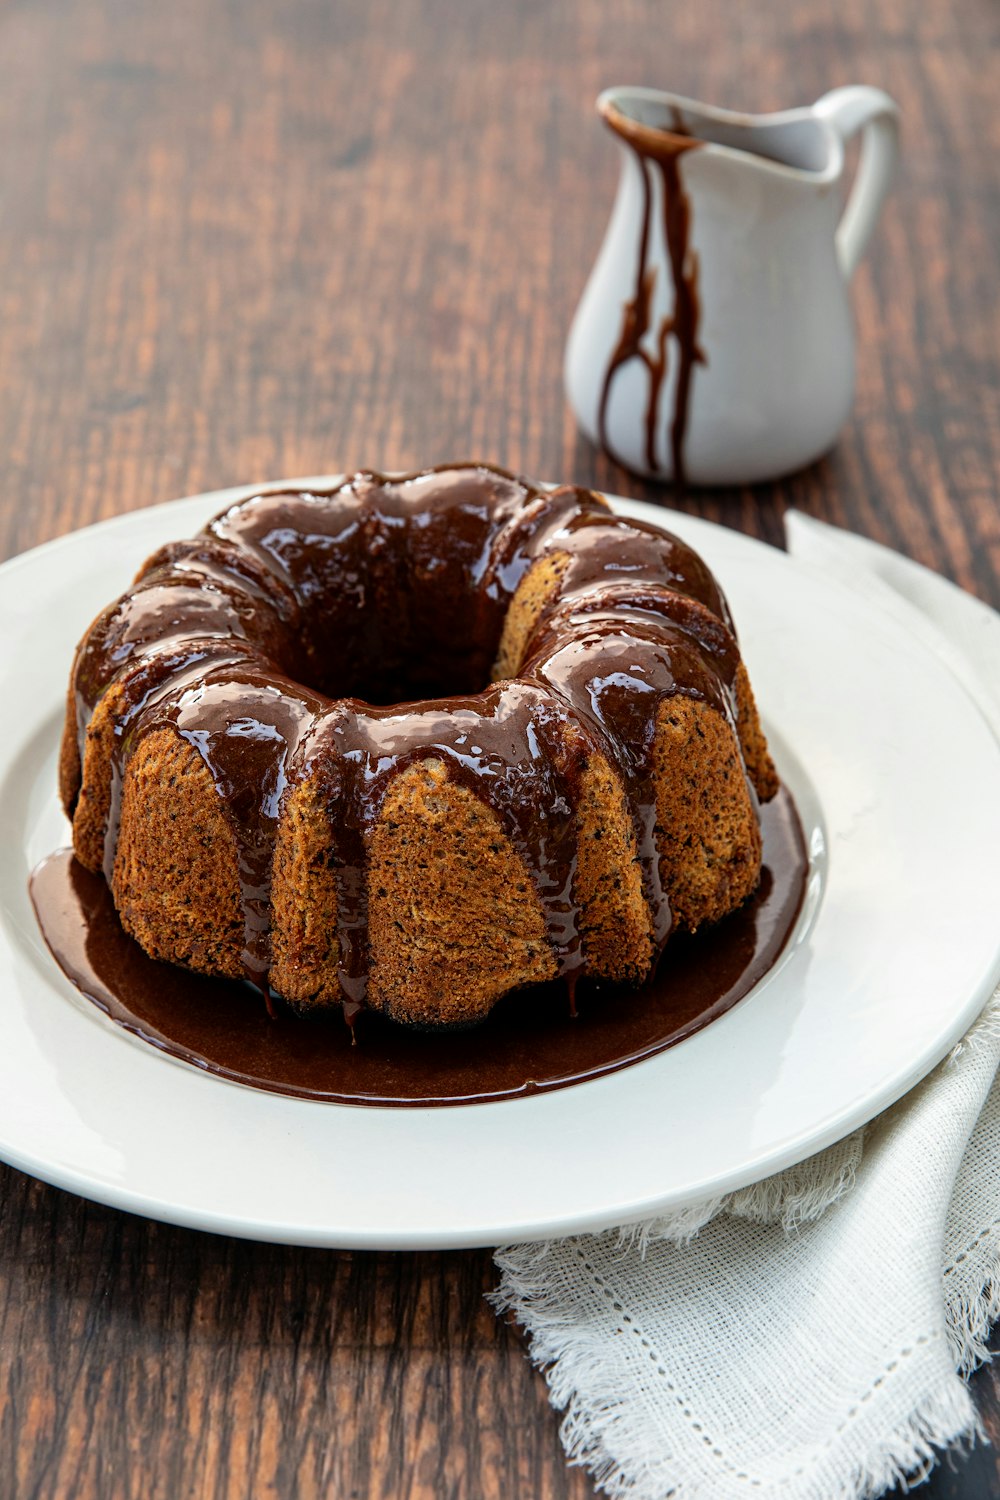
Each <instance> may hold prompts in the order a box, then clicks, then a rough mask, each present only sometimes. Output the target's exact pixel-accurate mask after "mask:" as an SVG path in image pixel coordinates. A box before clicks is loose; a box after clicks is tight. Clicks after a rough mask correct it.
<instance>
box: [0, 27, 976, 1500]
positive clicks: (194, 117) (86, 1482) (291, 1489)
mask: <svg viewBox="0 0 1000 1500" xmlns="http://www.w3.org/2000/svg"><path fill="white" fill-rule="evenodd" d="M998 32H1000V24H998V14H997V11H996V8H995V6H993V5H992V4H991V0H954V3H953V4H950V5H949V4H947V3H946V0H926V3H924V4H923V5H922V6H914V5H911V4H907V3H906V0H882V3H880V4H875V3H873V0H843V3H842V4H841V5H840V6H838V7H830V6H828V5H824V4H821V3H820V0H798V3H797V4H795V5H793V6H787V5H778V4H771V5H766V4H765V5H743V6H738V5H736V4H735V3H733V4H730V5H726V4H725V3H724V0H699V3H698V4H697V5H687V6H683V7H680V6H678V7H673V8H666V7H664V6H662V5H659V4H656V3H654V0H631V3H630V4H629V5H627V6H607V5H602V4H601V3H600V0H551V3H547V0H516V3H514V4H508V5H499V4H497V5H493V4H489V3H486V0H480V3H469V4H465V5H463V4H462V3H460V0H453V3H451V4H449V3H446V0H394V3H393V0H337V3H329V0H280V3H279V0H243V3H241V4H239V5H229V6H226V5H223V4H221V3H218V0H215V3H208V4H206V3H204V0H171V3H170V4H169V5H161V6H155V7H154V6H152V5H148V6H137V5H136V4H135V3H134V0H89V3H82V4H78V5H75V6H71V5H68V4H66V3H65V0H36V3H35V4H33V5H24V6H17V5H10V4H8V5H7V6H4V7H0V455H2V465H3V467H2V490H0V552H2V555H10V554H12V553H15V552H18V551H20V550H21V549H23V548H26V547H29V546H32V545H33V544H34V543H36V542H40V541H43V540H44V539H45V538H47V537H52V536H56V535H58V534H59V533H61V532H64V531H68V530H70V529H71V528H73V527H78V526H81V525H84V524H85V523H86V522H89V521H93V520H95V519H96V518H98V517H100V516H109V515H113V514H115V513H117V512H119V511H124V510H129V509H132V508H135V507H139V506H146V505H150V504H152V503H154V502H156V501H160V500H166V499H169V498H170V497H172V496H175V495H183V494H187V493H190V492H193V491H197V490H204V489H210V488H214V487H217V486H222V485H228V484H233V483H238V482H242V481H250V480H259V479H265V478H268V477H273V476H278V475H289V474H308V473H316V472H320V471H325V470H331V469H342V468H352V467H358V466H363V465H366V464H367V465H379V466H384V467H389V468H408V467H412V466H419V465H423V464H427V463H433V462H439V461H442V460H446V459H449V458H457V457H460V456H461V457H468V456H475V457H483V458H489V459H492V460H496V461H499V462H501V463H504V464H508V465H510V466H512V467H515V468H519V469H522V470H524V471H526V472H528V473H533V474H537V475H539V476H542V477H545V478H559V479H572V480H576V481H579V482H582V483H585V484H594V485H596V486H598V487H604V488H608V489H612V490H616V491H620V492H622V493H626V494H631V495H639V496H643V497H646V498H650V499H653V500H655V501H661V500H662V501H666V502H669V501H670V500H671V497H670V496H669V495H663V494H661V493H659V492H657V491H654V490H653V489H651V488H647V487H645V486H644V485H643V484H641V483H639V482H637V481H635V480H633V479H631V478H630V477H629V476H628V475H627V474H625V473H622V472H621V471H620V470H618V469H617V468H615V467H614V466H613V465H612V464H611V463H609V462H608V461H607V460H606V459H604V458H603V457H601V456H600V455H598V454H596V453H594V452H593V451H592V450H591V448H590V447H589V446H588V445H587V443H586V442H584V441H583V440H582V439H581V438H580V437H579V436H578V435H577V433H576V431H575V428H574V425H573V422H572V420H571V418H570V416H569V415H568V413H567V410H566V407H565V405H564V400H563V394H562V388H561V382H560V362H561V353H562V345H563V340H564V338H565V334H566V330H567V326H568V321H569V318H570V315H571V313H572V310H573V307H574V305H575V301H576V298H577V296H578V295H579V292H580V289H581V286H582V283H583V279H584V276H585V274H586V271H587V269H588V267H589V265H590V263H591V260H592V258H593V255H594V252H595V250H596V247H597V244H598V242H599V238H600V235H601V233H602V230H603V226H604V222H605V219H606V215H607V211H608V208H609V205H610V200H611V194H612V191H613V187H614V182H615V175H616V155H615V152H614V150H613V149H612V146H611V143H610V140H609V139H608V138H607V137H606V135H605V134H604V133H603V132H602V130H601V129H600V127H599V125H598V123H597V121H596V118H595V116H594V113H593V110H592V101H593V98H594V96H595V95H596V93H597V92H598V90H599V89H600V88H601V87H603V86H605V85H607V84H609V83H612V82H636V83H647V84H653V85H657V84H658V85H662V86H669V87H673V88H675V89H678V90H680V91H682V92H684V93H687V94H690V95H694V96H696V97H698V98H702V99H707V100H711V101H714V102H717V103H722V104H729V105H731V106H734V107H740V108H746V109H751V110H756V109H768V108H776V107H784V106H788V105H791V104H796V103H805V102H808V101H809V100H811V99H813V98H815V97H817V96H818V95H819V94H820V93H822V92H823V91H824V90H825V89H826V88H828V87H830V86H832V85H834V84H836V83H842V82H847V81H869V82H874V83H879V84H881V85H882V86H884V87H885V88H887V89H888V90H889V91H890V92H891V93H892V94H893V95H894V96H895V97H896V98H897V99H898V100H899V102H900V104H901V106H902V110H903V117H904V124H905V162H904V170H903V175H902V178H901V180H900V183H899V187H898V190H897V192H896V195H895V198H894V200H893V202H892V204H891V206H890V208H889V209H888V211H887V213H886V215H885V219H884V223H883V225H882V228H881V230H880V232H879V234H878V237H877V240H876V243H875V245H874V247H873V249H872V252H871V254H870V256H869V258H868V260H867V262H866V264H865V265H864V266H863V267H862V270H861V272H860V273H859V275H858V277H857V280H856V284H855V288H854V302H855V307H856V311H857V317H858V324H859V329H860V352H859V364H858V391H857V400H856V404H855V411H854V416H853V419H852V421H851V423H850V425H849V426H848V428H847V430H846V431H845V433H844V435H843V438H842V441H841V442H840V444H839V446H838V448H837V450H836V452H835V453H834V454H832V455H831V456H830V457H829V458H828V459H826V460H824V461H823V462H821V463H819V464H817V465H816V466H814V467H813V468H811V469H809V470H808V471H806V472H805V473H802V474H798V475H796V476H795V477H793V478H791V479H789V480H787V481H784V482H782V483H781V484H778V485H774V486H760V487H758V488H755V489H743V490H738V491H732V492H724V493H718V492H716V493H703V494H692V495H689V496H687V497H682V498H680V499H679V500H678V501H677V503H679V504H681V505H682V506H683V507H684V508H685V509H689V510H694V511H697V512H698V513H700V514H703V515H706V516H708V517H710V518H712V519H714V520H717V521H721V522H722V523H723V524H725V525H728V526H734V527H738V528H741V529H743V530H745V531H749V532H753V533H755V534H757V535H759V536H762V537H765V538H766V539H768V540H769V541H772V542H775V543H780V540H781V516H782V512H783V510H784V508H785V507H786V506H787V505H789V504H794V505H797V506H800V507H802V508H803V509H805V510H807V511H809V512H810V513H812V514H814V515H817V516H821V517H823V518H824V519H826V520H830V521H833V522H836V523H838V524H842V525H846V526H850V527H853V528H854V529H856V530H857V531H860V532H864V533H866V534H867V535H869V536H872V537H875V538H877V539H879V540H880V541H884V542H888V543H889V544H890V545H892V546H894V547H897V548H899V549H900V550H901V551H904V552H907V553H909V554H911V555H912V556H914V557H917V558H919V559H920V560H921V561H922V562H925V563H928V564H930V565H931V566H932V567H937V568H939V569H940V570H941V571H943V572H944V573H946V574H948V575H950V576H951V577H953V578H955V579H957V580H958V581H959V582H960V583H961V584H963V585H964V586H965V587H966V588H969V589H971V590H973V591H975V592H977V593H979V594H980V595H981V596H982V597H984V598H986V599H988V600H990V601H991V602H992V603H993V604H994V605H1000V508H998V504H997V494H998V474H1000V401H998V391H1000V317H998V310H997V309H998V296H997V245H998V244H1000V168H998V162H1000V114H998V111H997V109H996V104H995V79H996V72H995V67H992V66H991V64H990V53H991V49H994V50H993V52H992V59H993V62H994V63H995V58H996V51H995V49H996V46H997V42H998V40H1000V37H998ZM495 1279H496V1278H495V1273H494V1271H493V1268H492V1265H491V1261H490V1256H489V1254H488V1252H485V1251H483V1252H469V1253H464V1254H421V1255H369V1254H340V1253H332V1252H330V1253H321V1252H316V1251H304V1250H294V1249H291V1250H289V1249H281V1248H275V1247H271V1246H267V1245H253V1244H246V1243H241V1242H239V1241H235V1240H232V1241H230V1240H225V1239H216V1238H212V1237H211V1236H208V1235H202V1234H197V1233H193V1232H186V1231H183V1230H179V1229H172V1228H165V1227H163V1226H161V1225H158V1224H152V1223H145V1222H143V1221H142V1220H139V1219H135V1218H129V1217H127V1216H125V1215H123V1214H120V1213H116V1212H113V1211H111V1210H107V1209H103V1208H99V1207H95V1206H93V1205H90V1204H88V1203H84V1202H80V1201H78V1200H77V1199H75V1198H73V1197H70V1196H68V1195H67V1194H64V1193H61V1192H57V1191H55V1190H53V1189H51V1188H48V1187H45V1186H42V1185H40V1184H39V1183H37V1182H32V1181H29V1180H28V1179H26V1178H24V1177H22V1176H20V1175H19V1174H18V1173H16V1172H14V1171H11V1170H7V1169H0V1495H2V1496H3V1497H6V1500H15V1497H28V1496H31V1497H33V1500H34V1497H45V1496H59V1497H63V1496H73V1497H77V1496H79V1497H88V1500H89V1497H100V1500H107V1497H118V1496H135V1497H141V1500H156V1497H164V1500H178V1497H182V1496H211V1497H227V1500H228V1497H233V1500H235V1497H243V1496H246V1497H260V1496H264V1495H273V1496H280V1497H285V1496H301V1497H308V1496H314V1495H316V1496H319V1495H324V1496H325V1495H334V1496H338V1497H347V1496H369V1495H380V1496H386V1497H392V1500H396V1497H418V1496H419V1497H428V1500H431V1497H433V1500H444V1497H451V1496H456V1497H457V1496H469V1497H500V1496H503V1497H505V1500H510V1497H514V1496H523V1497H526V1500H537V1497H550V1496H551V1497H557V1496H558V1497H563V1496H566V1497H582V1496H584V1495H589V1494H592V1493H593V1489H592V1486H591V1484H590V1481H589V1480H588V1479H587V1478H586V1477H585V1476H584V1475H583V1474H582V1473H581V1472H579V1471H569V1470H568V1469H567V1468H566V1466H565V1464H564V1461H563V1458H562V1453H561V1449H560V1446H559V1442H558V1437H557V1432H556V1426H557V1424H556V1419H555V1417H554V1415H553V1413H552V1412H551V1410H550V1409H549V1407H548V1405H547V1402H546V1390H545V1386H544V1383H543V1381H542V1379H541V1377H540V1376H538V1375H536V1374H535V1373H533V1371H532V1370H531V1368H530V1366H529V1364H528V1363H527V1361H526V1359H525V1357H524V1347H523V1344H522V1342H521V1339H520V1337H519V1335H518V1333H517V1331H516V1330H515V1329H513V1328H511V1327H508V1326H507V1325H506V1324H505V1323H503V1322H502V1321H499V1320H497V1319H496V1318H495V1317H494V1315H493V1314H492V1312H491V1311H490V1309H489V1308H488V1306H487V1305H486V1303H485V1302H484V1300H483V1298H484V1294H485V1293H486V1292H487V1291H489V1290H490V1288H491V1287H492V1286H493V1285H494V1282H495ZM976 1388H977V1391H978V1395H979V1398H980V1401H981V1404H982V1407H983V1410H984V1413H985V1415H986V1418H987V1422H988V1424H989V1425H990V1426H991V1430H993V1431H994V1432H995V1433H998V1432H1000V1387H998V1384H997V1382H996V1380H995V1379H994V1378H992V1377H991V1376H990V1375H988V1374H986V1375H984V1376H982V1377H980V1378H979V1380H978V1381H977V1387H976ZM924 1493H926V1494H928V1496H936V1497H941V1496H945V1495H949V1496H962V1497H967V1500H971V1497H973V1496H976V1497H979V1496H983V1495H987V1494H1000V1472H998V1469H997V1466H996V1460H995V1457H994V1455H993V1453H992V1451H991V1450H989V1449H984V1450H981V1451H980V1452H979V1453H978V1454H977V1455H976V1456H975V1457H974V1458H973V1459H972V1460H971V1462H967V1463H965V1464H964V1465H958V1466H957V1468H956V1469H955V1470H954V1471H950V1470H949V1469H947V1468H945V1469H943V1470H942V1471H939V1475H938V1477H937V1478H936V1479H935V1480H934V1482H933V1483H932V1484H931V1486H930V1487H929V1489H928V1490H927V1491H925V1492H924Z"/></svg>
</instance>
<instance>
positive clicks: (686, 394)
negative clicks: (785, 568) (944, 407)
mask: <svg viewBox="0 0 1000 1500" xmlns="http://www.w3.org/2000/svg"><path fill="white" fill-rule="evenodd" d="M597 107H598V110H599V111H600V113H601V115H602V116H603V118H604V120H605V122H606V123H607V124H608V126H609V127H610V128H611V129H612V130H613V131H614V132H615V134H616V135H617V136H618V138H619V141H620V144H621V146H622V153H623V161H622V173H621V180H620V182H619V186H618V195H617V198H616V200H615V205H614V209H613V212H612V215H611V222H610V224H609V225H608V229H607V233H606V235H605V239H604V243H603V245H602V247H601V250H600V253H599V255H598V257H597V261H596V263H595V265H594V269H593V271H592V272H591V276H590V280H589V281H588V283H587V287H586V289H585V291H584V294H583V298H582V300H581V302H580V306H579V308H578V309H577V313H576V317H575V319H574V321H573V326H572V328H571V330H570V335H569V340H568V343H567V346H566V365H565V379H566V392H567V395H568V397H569V402H570V405H571V406H572V408H573V411H574V413H575V414H576V418H577V421H578V422H579V424H580V427H581V428H582V429H583V431H584V432H585V433H586V435H587V436H588V437H589V438H590V439H591V441H593V442H595V443H601V444H603V446H604V447H605V448H606V449H607V451H608V452H609V453H610V454H611V456H612V457H613V458H615V459H616V460H617V461H618V462H620V463H622V464H624V465H625V466H626V467H627V468H629V469H632V470H634V471H635V472H636V473H639V474H645V475H647V476H648V477H649V478H651V479H659V480H670V479H673V480H674V481H675V482H678V483H684V482H690V483H692V484H736V483H749V482H753V481H755V480H762V479H770V478H774V477H775V476H777V475H779V474H783V473H786V472H788V471H789V470H792V469H797V468H801V467H802V465H804V464H807V463H809V462H811V461H812V460H813V459H815V458H818V457H819V456H820V455H821V454H822V453H824V452H825V451H826V450H827V449H828V448H829V447H830V446H831V445H832V444H833V442H834V441H835V440H836V437H837V434H838V432H839V431H840V428H841V426H842V425H843V423H844V420H845V418H846V417H847V414H848V412H849V410H850V407H851V400H852V397H853V392H854V331H853V325H852V319H851V310H850V305H849V301H848V285H849V282H850V278H851V275H852V273H853V271H854V269H855V267H856V265H857V263H858V261H859V260H860V258H861V256H862V254H863V253H864V250H865V246H866V245H867V243H868V239H869V236H870V235H871V232H872V230H873V229H874V227H875V223H876V220H877V218H878V215H879V211H880V209H881V207H882V202H883V200H884V198H885V195H886V192H887V191H888V188H889V184H890V181H891V179H892V175H893V171H894V168H895V164H896V158H897V152H898V123H897V122H898V110H897V108H896V105H895V104H894V103H893V101H892V100H891V99H890V98H889V96H888V95H887V94H884V93H882V91H881V90H880V89H874V88H868V87H864V86H854V87H849V88H840V89H834V90H833V92H832V93H829V94H826V95H824V97H823V98H822V99H820V100H818V101H817V103H816V104H814V105H813V106H812V107H811V108H807V109H793V110H786V111H784V112H783V113H781V114H772V115H740V114H733V113H731V112H730V111H728V110H721V109H711V108H708V107H707V106H705V105H702V104H696V103H694V102H693V101H692V100H690V99H682V98H680V97H679V96H678V95H675V94H665V93H661V92H659V91H658V90H655V89H643V88H616V89H608V90H607V91H606V92H605V93H603V94H602V95H601V96H600V98H599V99H598V101H597ZM859 130H860V131H862V132H863V134H862V147H861V157H860V163H859V167H858V172H857V176H856V178H855V181H854V184H853V186H852V188H851V192H850V196H849V198H848V201H847V206H846V209H845V210H844V212H843V214H842V216H840V218H839V223H838V215H840V201H841V194H840V193H839V192H838V188H839V186H840V183H841V179H842V177H843V174H844V143H845V141H847V140H849V139H850V137H851V136H853V135H855V134H856V133H857V132H858V131H859Z"/></svg>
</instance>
